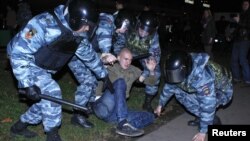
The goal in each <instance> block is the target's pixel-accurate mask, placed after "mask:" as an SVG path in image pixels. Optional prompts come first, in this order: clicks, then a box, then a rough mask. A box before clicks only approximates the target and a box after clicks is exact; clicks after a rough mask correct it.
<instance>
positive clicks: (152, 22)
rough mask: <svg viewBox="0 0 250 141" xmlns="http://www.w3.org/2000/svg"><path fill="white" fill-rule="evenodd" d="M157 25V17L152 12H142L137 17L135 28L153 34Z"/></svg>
mask: <svg viewBox="0 0 250 141" xmlns="http://www.w3.org/2000/svg"><path fill="white" fill-rule="evenodd" d="M158 25H159V20H158V17H157V15H156V14H155V13H154V12H152V11H143V12H142V13H141V14H140V15H139V17H138V21H137V26H138V27H137V28H141V29H142V30H144V31H146V32H148V33H149V34H152V33H154V32H155V31H156V30H157V28H158Z"/></svg>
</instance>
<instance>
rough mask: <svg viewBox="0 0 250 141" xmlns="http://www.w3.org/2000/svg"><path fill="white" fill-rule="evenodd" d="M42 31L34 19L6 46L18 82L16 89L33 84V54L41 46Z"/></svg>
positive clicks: (42, 39) (39, 24)
mask: <svg viewBox="0 0 250 141" xmlns="http://www.w3.org/2000/svg"><path fill="white" fill-rule="evenodd" d="M43 37H44V29H43V28H41V23H40V22H39V20H38V19H36V18H34V19H32V20H31V21H29V23H28V24H27V26H26V27H25V28H24V29H23V30H22V31H20V32H19V33H18V34H16V35H15V36H14V37H13V39H12V40H11V41H10V42H9V44H8V46H7V52H8V56H9V59H10V62H11V65H12V69H13V73H14V76H15V77H16V79H17V80H18V87H19V88H25V87H29V86H32V85H33V84H34V81H35V80H34V77H35V76H34V75H35V74H33V73H32V69H31V66H36V65H35V63H34V55H33V54H34V53H35V52H37V50H38V49H39V48H40V47H41V46H42V45H43V42H44V38H43Z"/></svg>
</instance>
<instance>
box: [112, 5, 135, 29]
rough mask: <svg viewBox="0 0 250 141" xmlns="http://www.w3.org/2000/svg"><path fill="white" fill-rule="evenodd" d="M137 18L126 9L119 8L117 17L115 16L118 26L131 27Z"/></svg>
mask: <svg viewBox="0 0 250 141" xmlns="http://www.w3.org/2000/svg"><path fill="white" fill-rule="evenodd" d="M134 22H135V19H134V17H133V15H132V14H131V13H130V12H129V11H128V10H126V9H122V10H119V12H118V14H117V17H116V18H115V26H116V29H118V28H126V29H129V28H130V27H131V26H133V25H134Z"/></svg>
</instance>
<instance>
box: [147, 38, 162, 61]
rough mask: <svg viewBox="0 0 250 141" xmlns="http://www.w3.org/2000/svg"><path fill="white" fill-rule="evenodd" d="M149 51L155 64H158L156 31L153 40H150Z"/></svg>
mask: <svg viewBox="0 0 250 141" xmlns="http://www.w3.org/2000/svg"><path fill="white" fill-rule="evenodd" d="M149 53H151V54H152V57H154V58H155V60H156V62H157V64H160V58H161V48H160V43H159V35H158V33H155V35H154V37H153V40H152V41H151V44H150V49H149Z"/></svg>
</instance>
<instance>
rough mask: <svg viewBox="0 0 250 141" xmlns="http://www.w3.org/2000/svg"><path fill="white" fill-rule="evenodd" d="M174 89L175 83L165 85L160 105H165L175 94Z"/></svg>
mask: <svg viewBox="0 0 250 141" xmlns="http://www.w3.org/2000/svg"><path fill="white" fill-rule="evenodd" d="M174 89H175V86H173V85H169V84H165V85H164V87H163V90H162V92H161V95H160V99H159V105H161V106H162V107H163V106H165V105H166V104H167V102H168V101H169V99H170V98H171V97H172V96H173V94H174V93H173V90H174Z"/></svg>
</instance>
